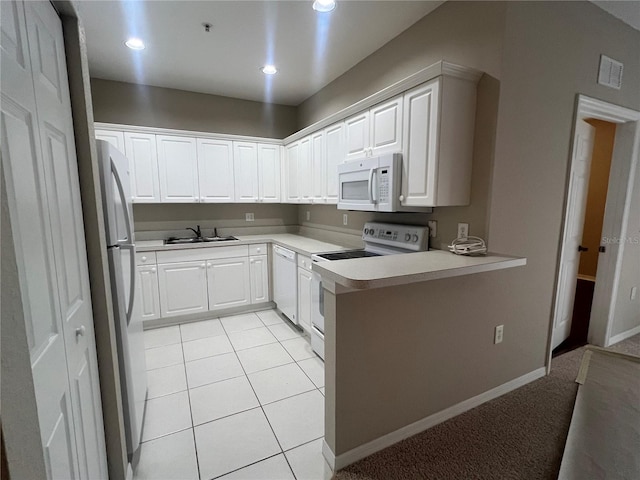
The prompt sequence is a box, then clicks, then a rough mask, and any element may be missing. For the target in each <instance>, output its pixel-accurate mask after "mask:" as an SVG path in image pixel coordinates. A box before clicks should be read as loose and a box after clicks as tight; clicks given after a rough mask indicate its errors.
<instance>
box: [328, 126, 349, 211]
mask: <svg viewBox="0 0 640 480" xmlns="http://www.w3.org/2000/svg"><path fill="white" fill-rule="evenodd" d="M324 143H325V149H324V150H325V172H326V177H325V183H326V185H325V192H326V193H325V199H326V201H327V203H338V165H339V164H341V163H343V162H344V161H345V159H346V158H345V157H346V153H345V143H344V123H342V122H340V123H338V124H336V125H331V126H330V127H327V128H325V130H324Z"/></svg>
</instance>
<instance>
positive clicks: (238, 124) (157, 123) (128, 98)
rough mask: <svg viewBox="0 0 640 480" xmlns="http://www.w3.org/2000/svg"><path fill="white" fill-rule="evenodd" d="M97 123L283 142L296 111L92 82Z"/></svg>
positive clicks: (292, 130) (143, 86) (132, 85)
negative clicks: (271, 139)
mask: <svg viewBox="0 0 640 480" xmlns="http://www.w3.org/2000/svg"><path fill="white" fill-rule="evenodd" d="M91 94H92V96H93V114H94V117H95V121H96V122H106V123H122V124H126V125H138V126H145V127H159V128H175V129H180V130H193V131H200V132H212V133H229V134H235V135H249V136H255V137H267V138H284V137H286V136H287V135H290V134H292V133H293V132H295V131H296V107H290V106H285V105H275V104H267V103H261V102H253V101H249V100H240V99H237V98H230V97H222V96H218V95H207V94H204V93H196V92H187V91H184V90H175V89H171V88H161V87H151V86H147V85H135V84H132V83H124V82H115V81H111V80H102V79H99V78H92V79H91Z"/></svg>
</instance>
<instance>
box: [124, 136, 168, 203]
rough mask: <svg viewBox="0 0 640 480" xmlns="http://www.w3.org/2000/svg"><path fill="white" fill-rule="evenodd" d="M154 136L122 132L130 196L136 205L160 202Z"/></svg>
mask: <svg viewBox="0 0 640 480" xmlns="http://www.w3.org/2000/svg"><path fill="white" fill-rule="evenodd" d="M157 152H158V150H157V148H156V136H155V135H153V134H148V133H131V132H124V153H125V155H126V156H127V158H128V159H129V172H130V175H131V195H132V197H133V201H134V202H137V203H159V202H160V177H159V174H158V153H157Z"/></svg>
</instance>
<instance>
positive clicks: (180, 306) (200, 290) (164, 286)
mask: <svg viewBox="0 0 640 480" xmlns="http://www.w3.org/2000/svg"><path fill="white" fill-rule="evenodd" d="M158 286H159V292H160V315H161V316H162V317H173V316H175V315H185V314H189V313H199V312H206V311H207V310H208V309H209V302H208V298H207V270H206V263H205V262H179V263H165V264H159V265H158Z"/></svg>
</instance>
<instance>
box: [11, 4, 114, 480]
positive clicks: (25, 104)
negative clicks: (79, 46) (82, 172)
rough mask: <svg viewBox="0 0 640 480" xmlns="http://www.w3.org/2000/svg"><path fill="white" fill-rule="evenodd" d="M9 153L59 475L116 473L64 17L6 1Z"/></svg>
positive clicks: (22, 271) (38, 381) (40, 378)
mask: <svg viewBox="0 0 640 480" xmlns="http://www.w3.org/2000/svg"><path fill="white" fill-rule="evenodd" d="M1 103H2V126H3V127H2V161H3V165H4V168H5V172H6V180H7V193H8V199H9V208H10V216H11V224H12V230H13V235H14V244H15V249H16V255H17V259H18V268H19V277H20V278H19V281H20V287H21V291H22V294H23V304H24V310H25V320H26V323H27V325H26V329H27V338H28V342H29V349H30V353H31V362H32V363H31V367H32V373H33V380H34V387H35V394H36V402H37V405H38V417H39V418H38V420H39V423H40V429H41V437H42V444H43V450H44V458H45V465H46V468H47V474H48V477H49V478H52V479H57V478H65V479H66V478H74V479H75V478H82V479H93V478H107V469H106V457H105V446H104V432H103V425H102V408H101V403H100V391H99V384H98V370H97V360H96V352H95V338H94V334H93V315H92V309H91V299H90V292H89V288H88V285H89V279H88V268H87V260H86V248H85V245H84V230H83V223H82V211H81V204H80V198H79V194H80V190H79V185H78V173H77V162H76V156H75V144H74V138H73V126H72V118H71V109H70V101H69V91H68V82H67V75H66V65H65V56H64V41H63V36H62V25H61V22H60V19H59V18H58V16H57V14H56V12H55V11H54V9H53V7H52V6H51V4H50V3H49V2H27V3H26V4H23V3H15V2H2V102H1Z"/></svg>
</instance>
